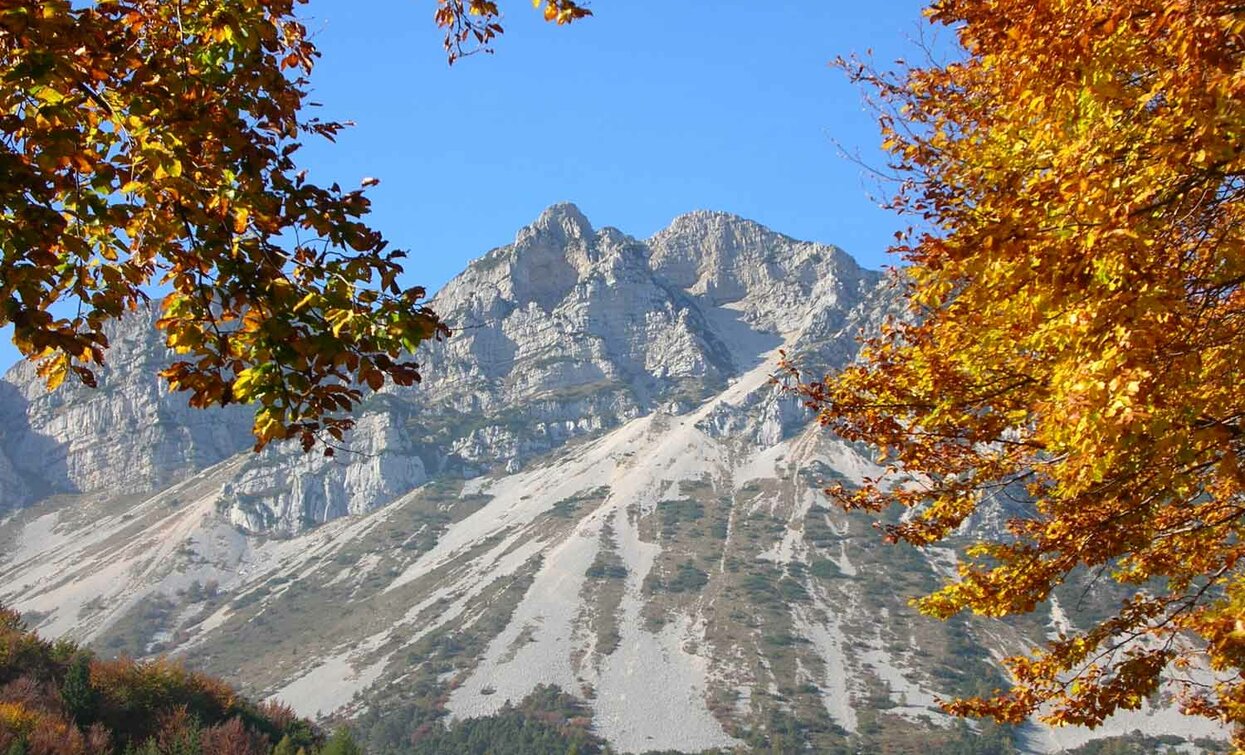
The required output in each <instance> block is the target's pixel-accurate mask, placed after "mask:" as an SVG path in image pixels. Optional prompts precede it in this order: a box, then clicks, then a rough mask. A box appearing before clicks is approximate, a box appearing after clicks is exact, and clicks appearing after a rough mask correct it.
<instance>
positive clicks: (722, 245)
mask: <svg viewBox="0 0 1245 755" xmlns="http://www.w3.org/2000/svg"><path fill="white" fill-rule="evenodd" d="M432 301H433V305H434V307H436V308H438V311H440V312H441V314H442V315H443V316H444V317H446V319H447V321H448V322H449V323H450V325H451V327H453V328H454V329H455V330H456V331H457V332H456V334H455V335H454V336H453V337H452V338H450V339H449V340H447V341H446V342H444V343H439V344H432V345H430V346H429V348H427V349H426V350H424V352H423V354H422V355H421V357H420V358H421V361H423V362H424V363H425V364H427V365H429V367H430V368H429V369H426V370H425V373H426V378H425V382H424V383H423V384H421V385H420V386H417V387H414V388H409V389H406V388H403V389H395V388H386V389H384V390H382V391H381V392H380V393H379V394H377V395H376V396H374V397H371V398H370V399H368V400H367V401H366V402H365V403H364V405H363V407H362V411H361V413H360V415H359V420H358V426H357V427H356V429H355V431H354V432H353V434H352V435H351V436H350V438H349V443H350V444H351V445H352V446H354V447H355V448H356V449H358V450H360V451H361V452H360V453H358V454H349V453H344V454H340V455H339V457H338V458H335V459H325V458H323V457H321V456H318V455H314V454H313V455H304V454H302V453H301V452H298V451H297V450H296V449H290V448H275V449H271V450H268V451H265V452H264V453H261V454H252V453H250V452H249V451H245V450H243V449H242V448H238V449H237V450H236V451H231V448H234V446H231V445H230V444H231V443H234V444H243V443H245V445H249V442H246V441H247V436H246V427H247V425H249V421H248V420H249V417H247V415H246V412H245V411H239V410H237V409H233V410H231V412H228V413H223V414H219V415H211V414H203V413H200V414H187V415H183V414H180V413H178V410H177V407H176V406H175V405H176V402H177V401H178V399H179V397H177V396H169V395H167V394H166V393H161V392H160V391H159V390H158V388H153V387H152V384H153V382H154V378H152V377H151V372H154V370H150V369H149V368H151V367H152V366H153V365H154V364H155V363H157V362H158V361H159V359H160V358H161V357H162V356H163V350H162V347H159V345H158V343H156V342H155V341H154V340H153V339H152V337H151V333H150V332H148V333H147V340H146V341H142V340H141V339H138V337H137V336H135V337H134V338H130V339H129V340H127V339H126V338H120V339H118V342H119V343H125V344H129V345H130V346H129V348H130V351H125V352H120V353H119V354H118V357H119V358H118V360H117V361H114V362H112V363H111V366H110V370H111V372H109V373H108V374H106V375H105V376H104V386H105V388H104V390H103V391H102V392H100V393H95V394H82V395H79V393H77V392H76V391H81V390H84V389H72V390H71V392H69V393H66V394H62V395H61V396H59V397H47V396H44V395H42V394H41V393H39V391H38V386H37V385H36V384H35V383H34V382H32V381H31V380H30V378H31V377H32V376H31V375H30V374H29V371H28V370H26V371H17V372H11V373H10V375H9V376H6V378H5V383H4V384H3V385H9V386H12V388H11V389H10V390H12V391H16V392H17V393H19V394H20V395H21V396H22V400H23V401H26V404H25V405H21V404H16V405H9V404H7V403H4V401H5V400H4V398H3V397H0V416H6V417H9V418H11V421H8V422H5V423H4V426H3V432H4V433H6V436H5V437H6V438H8V434H9V433H15V435H16V438H17V439H16V440H14V439H8V440H5V441H0V451H4V456H0V485H4V486H5V487H3V488H0V495H2V496H3V498H0V511H3V510H4V505H5V504H7V505H8V507H9V510H10V512H11V513H10V514H9V515H8V516H7V517H5V518H4V519H2V520H0V600H4V601H5V602H7V603H10V604H12V605H14V606H15V607H17V608H18V609H19V610H22V611H23V612H25V613H26V615H27V616H28V617H31V619H32V621H33V622H34V623H36V624H37V625H38V626H39V628H40V629H41V631H44V632H47V633H50V634H53V635H60V634H65V635H69V636H73V637H77V638H79V639H82V640H86V641H90V642H91V643H92V644H93V645H94V646H96V647H98V648H100V649H101V650H102V651H104V652H128V653H130V654H135V655H146V654H154V653H161V652H171V653H175V654H178V655H181V656H183V657H185V658H186V659H187V660H189V661H190V662H192V663H193V664H195V665H197V666H201V667H203V668H205V669H206V670H209V671H212V672H214V673H219V674H223V675H225V676H226V677H229V678H231V679H234V680H237V681H239V682H243V683H244V684H245V687H246V689H247V691H248V692H251V693H254V694H260V695H273V696H277V697H280V698H283V699H287V700H289V701H290V702H291V703H293V704H294V705H295V706H296V708H297V709H298V710H299V711H300V712H302V713H306V714H315V713H317V712H319V713H322V714H324V715H326V716H329V717H334V718H340V719H352V720H354V721H356V723H357V725H358V726H359V727H360V728H361V729H362V730H363V731H364V733H365V734H366V738H367V739H368V742H369V743H370V745H371V746H372V748H373V749H374V750H375V751H376V752H402V751H405V750H404V749H403V747H404V746H408V745H409V743H410V737H411V736H413V734H414V733H416V732H419V731H426V728H424V727H428V726H438V725H440V723H441V722H444V721H445V720H455V719H462V718H467V717H474V716H482V715H490V714H494V713H497V712H498V711H500V710H502V709H503V707H504V704H505V702H506V701H510V702H512V703H516V704H517V703H518V702H519V701H520V700H522V699H524V698H525V697H526V696H527V695H528V694H529V693H532V692H533V691H534V690H535V689H536V687H537V686H538V685H542V684H543V685H554V686H556V687H557V688H559V689H561V690H564V691H565V692H567V693H569V694H572V695H574V696H576V697H579V698H581V699H582V700H583V701H584V704H585V705H586V706H587V708H588V709H589V710H591V711H592V714H593V726H594V730H595V731H596V732H597V733H599V734H601V735H602V736H604V737H605V739H607V740H608V741H610V742H611V744H612V745H613V746H614V747H616V748H617V749H619V750H621V751H626V752H641V751H645V750H650V749H682V750H691V751H696V750H703V749H708V748H715V747H716V748H727V749H734V748H745V749H747V748H754V747H769V748H772V749H778V750H780V751H787V750H782V747H784V746H785V745H782V743H783V742H788V743H798V744H799V746H798V747H796V749H793V750H790V751H799V750H800V749H801V748H809V747H811V748H813V749H815V750H816V751H822V752H839V751H842V752H848V751H861V748H864V751H876V750H880V749H886V748H888V747H892V746H898V743H899V742H924V743H926V744H928V743H930V742H935V743H937V742H941V743H943V744H945V745H946V746H948V747H950V746H951V744H950V743H953V742H955V741H959V740H958V739H956V738H957V737H963V736H967V735H965V734H963V733H962V730H960V729H957V728H956V727H955V726H954V724H953V722H952V721H951V719H949V718H947V717H946V716H945V715H944V714H942V713H941V712H940V711H939V710H938V709H937V707H936V706H935V702H934V701H935V698H936V697H938V696H945V695H951V694H971V693H973V692H974V690H978V689H980V688H981V686H982V685H997V684H998V683H1001V677H1000V676H999V669H998V667H997V665H996V664H995V662H994V660H993V659H995V658H998V657H1000V656H1001V655H1005V654H1010V653H1012V652H1016V651H1017V650H1020V649H1023V648H1024V647H1025V646H1026V645H1031V644H1032V643H1034V642H1035V641H1040V640H1041V639H1043V638H1045V637H1046V635H1047V634H1048V632H1049V631H1051V630H1050V626H1051V625H1053V624H1057V623H1058V622H1060V621H1062V622H1072V623H1073V624H1075V622H1077V621H1078V619H1079V614H1078V612H1077V611H1075V610H1072V609H1071V608H1069V609H1068V610H1067V611H1066V612H1065V611H1061V612H1060V616H1059V617H1056V616H1054V615H1053V614H1049V613H1048V612H1044V611H1039V612H1038V613H1037V614H1035V615H1034V616H1032V617H1024V618H1022V619H1021V620H1018V621H1016V622H1013V623H1011V624H1001V623H997V622H994V623H990V624H986V623H983V622H978V621H977V620H975V619H956V620H954V621H952V622H947V623H942V622H936V621H933V620H930V619H924V618H922V617H919V616H916V615H915V614H914V613H913V611H912V609H911V608H910V606H908V604H907V602H906V601H907V599H908V598H909V597H912V596H915V595H918V594H922V593H924V592H927V591H928V590H930V589H931V588H932V587H933V586H934V585H935V584H936V583H937V580H939V579H941V578H943V577H944V576H945V575H946V574H947V573H948V571H949V569H950V567H951V566H952V565H953V564H954V562H955V559H956V553H955V550H954V549H953V548H942V549H931V550H930V551H927V552H925V553H922V552H918V551H915V550H913V549H905V548H901V547H890V546H885V545H883V544H882V543H881V542H880V541H879V539H878V537H877V535H876V532H875V531H874V529H873V527H872V524H873V522H872V520H871V518H870V517H868V516H865V515H861V514H846V513H844V512H842V511H840V510H838V509H837V508H834V507H832V506H830V504H829V502H828V501H826V500H825V498H824V496H822V495H821V494H820V492H819V491H818V488H819V487H820V486H822V485H824V484H826V483H828V482H830V481H836V480H837V481H843V482H845V483H846V484H849V485H850V484H852V483H853V482H858V481H859V480H860V479H861V478H862V477H863V476H866V475H871V474H876V473H877V471H878V470H877V469H876V466H875V465H874V463H873V461H872V460H871V459H870V458H869V457H867V456H865V455H862V454H861V453H860V451H859V450H858V449H856V448H854V447H853V446H851V445H849V444H846V443H843V442H842V441H840V440H838V439H835V438H832V437H829V436H827V435H826V434H825V433H824V431H822V430H821V429H820V428H819V427H817V426H816V424H815V422H813V421H812V419H813V418H812V417H811V416H809V414H808V412H807V411H806V410H805V409H804V408H803V407H802V406H801V405H800V404H799V402H798V400H796V399H795V398H793V397H792V396H790V395H788V394H785V393H783V392H782V391H781V390H780V388H779V387H778V386H776V385H774V384H773V382H772V380H771V374H772V373H773V372H774V370H775V364H776V363H775V360H776V358H777V355H778V353H779V352H778V350H779V349H786V350H787V351H788V353H791V354H795V355H797V357H798V358H799V359H800V360H801V363H802V364H806V365H812V366H813V367H814V368H816V369H825V368H829V367H834V366H836V365H842V364H845V363H847V362H848V361H849V360H850V359H852V358H853V357H854V355H855V353H856V349H857V336H858V334H859V333H860V332H862V331H863V332H870V331H872V330H874V329H876V327H877V326H878V324H879V323H880V321H881V319H882V318H884V317H885V316H886V315H887V314H888V313H890V312H893V311H894V310H895V308H896V306H897V305H896V301H897V299H896V297H895V294H894V292H893V291H892V290H891V289H890V288H889V287H888V282H887V281H886V280H885V279H884V278H883V276H882V275H881V274H879V273H876V272H872V271H867V270H864V269H862V268H860V267H859V266H858V265H856V263H855V262H854V261H853V260H851V258H850V257H849V256H848V255H846V253H844V252H842V250H839V249H837V248H836V247H832V246H829V245H824V244H816V243H812V242H803V241H798V240H795V239H792V238H790V237H787V236H784V235H782V234H779V233H776V232H773V231H770V230H769V229H766V228H764V227H763V226H760V225H759V224H756V223H753V222H751V221H747V220H744V219H741V218H738V217H736V216H731V215H729V214H725V213H715V212H708V211H698V212H693V213H688V214H686V215H682V216H680V217H679V218H676V219H675V220H674V221H672V223H671V225H670V226H669V227H668V228H666V229H663V230H662V231H659V232H658V233H657V234H654V235H653V236H652V237H650V238H649V239H646V240H639V239H635V238H633V237H630V236H627V235H626V234H623V233H622V232H621V231H617V230H616V229H611V228H609V227H604V228H600V229H594V228H593V227H592V225H591V223H590V222H589V221H588V219H587V218H586V217H584V216H583V214H582V213H581V212H579V210H578V209H577V208H575V207H574V206H573V205H570V204H559V205H554V206H553V207H551V208H550V209H548V210H546V211H545V212H544V213H542V214H541V216H540V217H539V218H537V220H536V221H535V222H534V223H533V224H531V225H529V226H526V227H525V228H523V229H521V230H520V231H519V232H518V233H517V234H516V237H515V241H514V242H513V243H512V244H509V245H506V246H503V247H499V248H497V249H494V250H492V251H490V252H488V253H487V254H485V255H484V256H483V257H481V258H479V259H477V260H475V261H473V262H472V263H471V264H470V265H468V267H467V269H466V270H464V272H463V273H462V274H460V275H459V276H456V277H455V278H454V279H453V280H452V281H451V282H450V283H449V284H447V285H446V287H445V288H443V289H442V290H441V291H440V292H438V293H437V294H436V296H435V297H434V298H433V300H432ZM142 325H143V323H142V322H140V321H138V320H131V321H130V322H129V323H127V324H123V325H122V326H121V327H122V329H124V328H125V327H130V326H134V327H136V328H137V327H141V326H142ZM123 366H124V369H122V367H123ZM10 376H12V377H10ZM144 376H145V377H144ZM23 381H25V382H23ZM183 403H184V401H183ZM187 411H188V410H187ZM5 412H8V414H5ZM19 415H20V416H19ZM210 416H215V417H217V420H216V424H215V425H210V426H211V427H215V428H216V432H217V433H219V435H215V434H212V433H205V432H204V430H203V428H202V426H201V425H200V424H197V423H200V422H202V421H206V420H204V418H205V417H210ZM161 417H163V419H162V420H161V421H160V422H153V421H152V419H153V418H157V419H158V418H161ZM69 418H80V419H72V420H71V419H69ZM74 422H78V423H79V424H76V425H74V424H73V423H74ZM14 428H16V431H15V430H14ZM23 428H24V430H23ZM17 431H24V432H26V433H27V434H26V435H25V436H22V435H21V432H17ZM129 435H133V436H134V437H133V438H130V437H129ZM235 436H236V437H235ZM40 437H41V438H44V439H45V440H43V441H41V442H43V443H45V448H46V444H47V443H48V442H54V443H60V444H61V446H60V447H57V448H54V449H53V451H51V452H49V451H47V450H43V451H40V452H39V453H40V454H42V455H43V457H44V458H48V459H52V460H57V459H61V458H63V459H64V461H63V469H64V470H65V474H64V475H63V478H64V479H63V480H62V479H61V478H58V477H56V476H55V475H50V474H43V475H42V476H41V477H39V478H31V479H33V482H23V480H25V479H26V478H25V477H23V476H22V474H23V471H28V470H30V469H31V468H32V467H33V466H35V462H34V459H36V458H37V455H35V454H33V453H32V451H33V450H37V449H36V447H35V446H34V445H32V444H33V440H32V439H38V438H40ZM23 454H25V455H23ZM14 457H16V458H18V459H21V460H22V461H21V463H18V464H11V465H10V467H9V469H11V471H12V474H11V475H8V477H13V478H15V479H16V483H7V482H5V480H6V479H8V477H6V474H8V473H6V467H5V465H4V464H3V463H2V462H3V461H4V459H5V458H8V459H10V460H12V459H13V458H14ZM57 464H60V462H57ZM23 465H24V466H23ZM59 468H60V467H57V470H59ZM57 470H54V471H57ZM118 470H119V471H118ZM110 472H111V476H109V473H110ZM119 472H120V473H123V474H120V473H119ZM57 474H59V471H57ZM49 478H51V479H49ZM119 478H125V479H119ZM36 483H37V484H36ZM18 485H25V486H26V487H25V489H24V490H22V489H20V488H19V487H18ZM39 485H44V486H45V489H46V490H47V491H49V492H52V493H55V495H52V496H50V497H48V496H47V495H45V493H44V489H41V488H39ZM57 485H59V487H57ZM117 492H121V493H123V495H117V494H116V493H117ZM23 496H24V497H25V498H23ZM36 498H39V499H40V500H38V501H36V500H35V499H36ZM17 501H22V502H21V503H20V504H15V503H14V502H17ZM1069 589H1071V590H1073V591H1075V589H1076V588H1075V586H1070V587H1069ZM1057 597H1058V596H1057ZM1065 605H1066V606H1069V607H1072V606H1075V605H1076V601H1075V599H1074V598H1073V599H1069V600H1067V601H1065ZM1091 608H1092V607H1091ZM1132 728H1141V729H1143V730H1148V731H1164V730H1167V729H1171V730H1172V731H1179V732H1181V733H1182V735H1184V736H1186V738H1188V739H1190V740H1192V739H1193V738H1195V737H1203V736H1214V735H1216V734H1218V733H1220V732H1218V731H1217V730H1216V729H1215V728H1214V727H1213V726H1208V725H1207V724H1206V723H1205V722H1199V721H1198V720H1197V719H1184V718H1181V717H1179V716H1176V715H1175V714H1174V712H1173V710H1172V708H1171V707H1170V706H1168V705H1154V706H1147V707H1146V709H1145V710H1144V711H1142V712H1140V713H1137V714H1131V715H1129V716H1123V717H1121V718H1119V719H1118V720H1113V721H1112V722H1110V725H1109V727H1108V728H1107V729H1106V733H1108V734H1110V733H1116V734H1119V733H1124V732H1127V731H1129V730H1131V729H1132ZM957 732H959V733H957ZM1102 733H1103V732H1102V731H1099V732H1097V733H1089V732H1086V731H1055V730H1049V729H1045V728H1042V727H1037V726H1030V727H1024V728H1023V729H1021V730H1018V731H1017V732H1014V733H1013V734H1009V735H1008V737H1009V738H1010V739H1009V741H1012V742H1014V743H1015V746H1016V747H1018V748H1020V749H1022V750H1024V751H1034V752H1044V751H1055V750H1058V749H1060V748H1062V747H1065V746H1078V745H1079V744H1082V743H1084V742H1086V741H1088V739H1089V738H1090V737H1091V736H1099V735H1101V734H1102ZM793 746H794V745H793ZM870 748H873V749H870Z"/></svg>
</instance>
